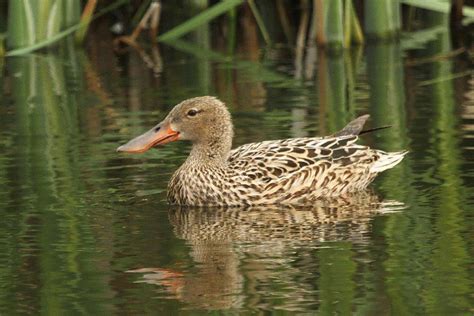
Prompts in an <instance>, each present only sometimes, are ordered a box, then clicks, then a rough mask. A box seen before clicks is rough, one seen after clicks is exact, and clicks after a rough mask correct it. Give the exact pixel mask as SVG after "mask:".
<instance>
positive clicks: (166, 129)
mask: <svg viewBox="0 0 474 316" xmlns="http://www.w3.org/2000/svg"><path fill="white" fill-rule="evenodd" d="M178 139H179V132H177V131H174V130H173V129H171V126H170V124H169V123H168V122H166V121H163V122H161V123H160V124H158V125H156V126H155V127H153V128H152V129H151V130H149V131H148V132H145V133H144V134H142V135H140V136H138V137H135V138H134V139H132V140H131V141H129V142H128V143H126V144H125V145H122V146H120V147H119V148H117V151H120V152H126V153H143V152H145V151H147V150H148V149H150V148H152V147H154V146H156V145H164V144H167V143H170V142H174V141H175V140H178Z"/></svg>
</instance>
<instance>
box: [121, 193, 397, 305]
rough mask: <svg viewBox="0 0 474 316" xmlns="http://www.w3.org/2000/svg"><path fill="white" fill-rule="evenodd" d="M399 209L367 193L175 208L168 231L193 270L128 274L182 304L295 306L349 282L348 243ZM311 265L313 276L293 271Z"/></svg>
mask: <svg viewBox="0 0 474 316" xmlns="http://www.w3.org/2000/svg"><path fill="white" fill-rule="evenodd" d="M403 207H404V205H403V204H402V203H399V202H396V201H383V200H381V199H380V197H379V196H377V195H376V194H374V193H372V192H370V191H366V192H361V193H359V194H354V195H352V196H348V197H345V198H340V199H337V200H328V201H320V202H318V203H317V204H315V205H313V206H311V207H304V208H294V207H290V206H261V207H247V208H211V209H209V208H192V207H178V206H176V207H172V208H171V209H170V210H169V220H170V222H171V224H172V226H173V231H174V233H175V235H176V236H177V237H178V238H180V239H184V240H186V241H187V244H188V245H189V247H190V252H189V254H190V256H191V257H192V260H193V262H194V264H195V269H192V270H190V271H176V270H174V271H172V270H169V269H163V268H141V269H136V270H132V271H129V272H135V273H143V274H144V275H143V276H142V279H141V280H139V281H137V282H144V283H148V284H150V283H151V284H156V285H157V286H159V287H161V288H164V291H165V292H167V293H169V294H172V295H173V296H174V297H175V298H177V299H179V300H181V301H183V302H184V303H186V304H187V305H188V307H190V308H191V307H192V308H206V309H229V308H241V307H243V302H252V304H253V305H252V306H247V307H251V308H263V309H266V308H267V307H270V306H271V305H273V304H274V303H270V302H271V301H273V300H275V299H277V298H279V297H281V298H284V300H283V301H281V302H280V303H278V308H283V309H286V310H300V311H303V310H305V309H306V308H308V307H309V306H313V307H314V306H317V305H319V304H320V302H319V299H316V300H315V299H314V297H315V296H317V295H318V293H321V295H325V294H326V295H334V294H335V293H337V292H338V291H339V290H342V292H344V288H347V286H348V284H350V283H352V273H348V274H347V273H346V272H345V271H346V268H347V264H349V266H353V265H354V263H353V262H352V260H351V259H350V257H351V250H350V249H351V248H352V247H353V246H354V244H364V243H367V242H368V241H369V238H370V237H369V232H370V222H371V219H372V218H373V216H376V215H381V214H388V213H393V212H398V211H400V210H401V209H403ZM300 251H301V253H300ZM308 251H309V252H308ZM345 252H347V253H346V254H344V253H345ZM310 253H312V254H311V255H310ZM308 256H309V257H308ZM318 265H320V268H321V269H322V270H321V271H322V272H323V273H322V274H321V278H318V277H316V276H312V277H310V275H307V276H304V274H305V273H304V272H303V273H302V271H301V269H311V267H313V266H318ZM330 266H331V267H330ZM324 270H327V271H326V272H324ZM350 270H351V271H352V270H353V268H350ZM293 277H296V279H293ZM315 280H319V285H317V286H315V284H313V282H314V281H315ZM321 300H322V304H323V305H324V303H325V302H326V300H323V299H322V298H321ZM340 307H341V306H339V305H338V307H337V308H340ZM321 308H322V309H324V307H323V306H322V307H321ZM342 310H345V308H342Z"/></svg>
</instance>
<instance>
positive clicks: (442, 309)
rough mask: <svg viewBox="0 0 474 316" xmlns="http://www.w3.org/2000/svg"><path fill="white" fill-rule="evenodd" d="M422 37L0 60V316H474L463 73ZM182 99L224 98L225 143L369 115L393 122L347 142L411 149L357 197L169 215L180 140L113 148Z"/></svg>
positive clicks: (468, 121) (437, 42)
mask: <svg viewBox="0 0 474 316" xmlns="http://www.w3.org/2000/svg"><path fill="white" fill-rule="evenodd" d="M435 35H436V36H434V37H433V38H432V40H429V41H427V42H424V43H421V44H419V45H416V47H413V45H411V46H410V45H408V47H405V46H404V43H405V42H403V41H402V42H401V43H385V44H383V43H382V44H369V45H368V46H366V47H365V49H364V50H352V51H347V52H340V53H338V54H325V53H324V52H321V51H318V52H317V51H316V49H312V48H310V49H307V50H306V51H305V55H304V57H303V58H302V59H298V58H296V59H295V55H294V53H293V51H292V50H291V49H287V48H274V49H268V50H257V51H255V50H252V48H251V47H250V46H249V47H246V46H245V43H244V44H242V45H241V46H242V47H240V49H238V53H237V54H236V55H235V56H231V57H229V56H227V55H226V54H224V53H220V52H218V51H219V50H218V49H217V50H214V51H213V52H212V53H210V52H208V51H206V50H207V48H206V49H205V48H202V47H196V46H195V45H194V44H191V43H190V42H184V41H183V42H175V43H172V45H163V46H161V47H160V48H159V55H160V56H161V61H162V64H161V66H156V67H155V69H154V71H153V70H152V69H150V68H149V67H147V65H146V63H144V61H143V60H142V59H141V58H140V56H139V55H138V54H137V53H135V52H128V53H125V54H122V55H116V54H115V53H114V52H113V51H112V50H110V51H109V50H104V49H103V48H102V49H91V50H90V51H89V52H84V51H80V50H77V49H75V48H74V47H73V46H72V45H67V44H64V45H62V46H61V47H59V48H58V49H57V51H56V52H52V53H36V54H34V55H28V56H24V57H15V58H7V59H5V60H4V61H2V64H0V65H2V66H1V67H2V73H3V76H2V77H1V78H0V85H1V87H2V89H1V93H0V102H1V105H0V126H1V128H0V218H1V220H0V254H1V255H0V314H1V315H9V314H48V315H72V314H85V315H108V314H131V315H132V314H134V315H143V314H162V315H165V314H172V313H178V312H179V311H181V312H182V313H196V312H206V311H220V312H231V313H242V312H252V313H256V312H259V311H276V312H278V313H281V314H285V313H291V312H309V313H315V312H318V313H319V314H320V315H348V314H358V315H417V314H419V315H423V314H427V315H464V314H465V315H472V313H474V309H473V302H474V296H473V295H474V289H473V281H474V272H473V265H474V260H473V258H474V244H473V242H474V239H473V231H474V216H473V210H474V168H473V166H474V163H473V161H474V160H473V157H474V142H473V139H474V101H473V100H474V96H473V93H474V81H473V79H472V77H471V76H469V75H468V74H467V75H466V71H468V70H469V69H468V65H467V63H466V61H465V59H464V58H463V57H462V56H457V57H451V58H438V59H430V57H431V56H435V55H439V54H443V53H446V52H449V51H451V50H452V48H451V46H450V40H449V36H448V35H447V34H446V33H443V32H440V33H439V34H435ZM148 49H150V48H149V47H148ZM216 51H217V52H216ZM155 53H156V52H155ZM150 56H151V53H150ZM156 56H158V55H156V54H155V57H156ZM200 95H215V96H218V97H220V98H221V99H222V100H223V101H225V102H226V103H227V104H228V105H229V107H230V109H231V112H232V114H233V117H234V123H235V127H236V128H235V133H236V138H235V144H236V145H239V144H243V143H247V142H254V141H260V140H265V139H278V138H287V137H299V136H310V135H324V134H329V133H332V132H334V131H336V130H337V129H339V128H341V127H343V126H344V125H345V123H347V122H348V121H349V120H351V119H353V118H355V117H356V116H358V115H362V114H365V113H369V114H371V119H370V121H369V125H370V126H371V127H375V126H383V125H392V128H390V129H387V130H383V131H380V132H378V133H376V134H373V135H367V136H365V137H363V139H362V140H361V142H362V143H365V144H369V145H371V146H374V147H376V148H380V149H384V150H402V149H407V150H409V151H410V154H409V155H407V156H406V158H405V160H404V161H403V162H402V163H401V164H400V165H398V166H397V167H396V168H394V169H393V170H390V171H387V172H385V173H384V174H383V175H381V176H380V177H379V178H378V179H377V180H376V182H375V183H374V184H373V185H372V186H371V187H372V191H373V192H369V193H366V195H364V196H362V197H361V198H360V199H359V200H356V201H341V203H340V204H336V205H331V206H325V205H323V206H315V207H314V208H311V209H291V210H289V209H281V208H278V207H276V208H275V207H274V208H263V207H262V208H258V209H246V210H244V209H232V210H207V209H192V208H191V209H179V208H176V207H171V206H169V205H168V204H167V203H166V186H167V182H168V179H169V178H170V176H171V174H172V172H173V171H174V170H176V168H177V167H178V166H179V165H180V163H181V162H182V161H183V160H184V159H185V157H186V155H187V153H188V151H189V144H186V143H176V144H169V145H167V146H166V147H163V148H160V149H158V150H151V151H150V152H147V153H145V154H141V155H125V154H119V153H117V152H115V149H116V147H117V146H119V145H120V144H123V143H124V142H126V141H127V140H129V139H130V138H131V137H134V136H136V135H138V134H139V133H141V132H143V131H145V130H147V129H149V128H150V127H151V126H153V125H154V124H155V123H157V122H158V121H159V120H161V119H162V118H163V117H164V115H166V113H167V111H168V110H169V109H170V108H172V107H173V106H174V105H175V104H176V103H178V102H180V101H182V100H184V99H186V98H190V97H195V96H200Z"/></svg>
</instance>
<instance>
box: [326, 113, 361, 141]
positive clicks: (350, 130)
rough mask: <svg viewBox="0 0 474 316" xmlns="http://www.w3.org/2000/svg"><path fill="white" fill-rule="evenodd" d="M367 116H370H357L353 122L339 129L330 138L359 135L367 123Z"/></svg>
mask: <svg viewBox="0 0 474 316" xmlns="http://www.w3.org/2000/svg"><path fill="white" fill-rule="evenodd" d="M369 116H370V115H369V114H365V115H362V116H359V117H358V118H356V119H355V120H353V121H351V122H350V123H349V124H347V125H346V127H344V128H343V129H341V130H340V131H339V132H336V133H335V134H333V135H332V136H334V137H340V136H349V135H359V134H360V133H361V131H362V128H363V127H364V124H365V122H367V119H368V118H369Z"/></svg>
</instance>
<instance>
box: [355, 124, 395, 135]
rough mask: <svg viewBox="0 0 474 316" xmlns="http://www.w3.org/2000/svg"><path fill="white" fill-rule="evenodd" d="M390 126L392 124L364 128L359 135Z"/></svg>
mask: <svg viewBox="0 0 474 316" xmlns="http://www.w3.org/2000/svg"><path fill="white" fill-rule="evenodd" d="M390 127H392V125H387V126H380V127H376V128H371V129H366V130H364V131H361V132H360V133H359V135H362V134H367V133H372V132H375V131H378V130H381V129H386V128H390Z"/></svg>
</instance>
